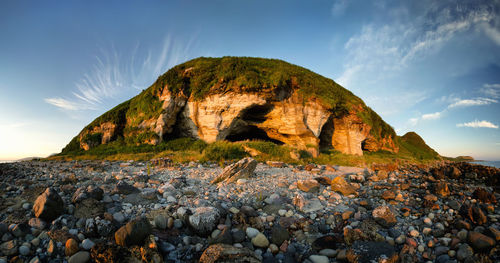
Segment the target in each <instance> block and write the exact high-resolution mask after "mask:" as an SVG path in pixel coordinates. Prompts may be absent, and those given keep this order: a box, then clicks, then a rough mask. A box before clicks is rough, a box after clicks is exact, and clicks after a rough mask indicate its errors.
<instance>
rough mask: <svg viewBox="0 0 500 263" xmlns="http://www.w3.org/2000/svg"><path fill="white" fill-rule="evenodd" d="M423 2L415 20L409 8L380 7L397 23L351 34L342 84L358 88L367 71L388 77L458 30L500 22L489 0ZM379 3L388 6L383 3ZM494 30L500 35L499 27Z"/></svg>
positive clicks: (340, 80)
mask: <svg viewBox="0 0 500 263" xmlns="http://www.w3.org/2000/svg"><path fill="white" fill-rule="evenodd" d="M423 5H424V6H425V8H423V10H424V11H423V12H422V13H421V14H420V15H418V16H417V17H415V18H413V19H407V17H408V13H409V10H407V9H404V8H401V9H397V8H396V9H395V8H392V10H397V11H394V12H393V13H392V14H391V12H388V10H381V13H387V14H388V15H392V16H393V17H392V19H391V21H394V22H393V23H391V24H382V25H381V24H376V23H371V24H367V25H364V26H363V27H362V29H361V32H360V33H359V34H357V35H354V36H352V37H351V38H350V39H349V40H348V41H347V42H346V43H345V45H344V48H345V50H346V52H347V56H346V59H345V61H346V62H345V63H344V71H343V73H342V74H341V76H340V78H338V80H339V83H340V84H342V85H344V86H346V87H348V88H351V89H352V88H354V89H356V87H352V86H351V85H354V81H353V80H355V79H359V76H363V77H362V78H363V79H365V78H366V76H367V75H368V73H377V74H372V75H373V76H375V77H377V78H382V77H383V76H388V75H390V74H391V73H394V72H398V71H400V70H401V69H404V68H406V67H407V66H408V65H409V64H410V63H411V62H413V61H416V60H421V59H423V58H425V57H427V56H429V55H431V54H433V52H435V51H437V50H439V49H440V48H441V47H442V46H443V45H444V44H445V43H447V42H449V41H450V40H451V39H452V38H454V37H455V36H456V35H457V34H458V33H461V32H465V31H467V30H470V29H474V30H478V31H486V29H485V28H486V27H485V26H484V25H489V24H495V23H497V22H498V21H497V20H499V21H500V19H497V16H496V15H495V8H492V6H491V5H492V4H491V3H489V2H487V1H483V2H478V3H477V4H476V5H474V6H472V7H471V6H467V5H466V4H463V5H462V4H456V3H455V2H453V3H451V2H450V4H448V5H446V4H442V5H439V4H436V3H428V5H426V4H425V3H423ZM378 6H381V8H385V7H384V5H378ZM489 28H491V27H489ZM491 30H494V31H495V32H496V34H499V35H500V33H499V32H498V30H497V29H496V28H492V29H491ZM375 81H376V80H375Z"/></svg>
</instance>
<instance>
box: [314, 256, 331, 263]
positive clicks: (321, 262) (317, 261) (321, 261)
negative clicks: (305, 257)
mask: <svg viewBox="0 0 500 263" xmlns="http://www.w3.org/2000/svg"><path fill="white" fill-rule="evenodd" d="M309 260H310V261H311V262H313V263H328V262H330V261H329V260H328V257H327V256H321V255H311V256H310V257H309Z"/></svg>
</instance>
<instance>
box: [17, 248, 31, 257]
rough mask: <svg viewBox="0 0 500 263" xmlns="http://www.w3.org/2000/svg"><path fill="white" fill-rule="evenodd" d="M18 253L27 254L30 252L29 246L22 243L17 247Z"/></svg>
mask: <svg viewBox="0 0 500 263" xmlns="http://www.w3.org/2000/svg"><path fill="white" fill-rule="evenodd" d="M19 254H21V255H23V256H27V255H29V254H30V248H29V247H27V246H25V245H22V246H20V247H19Z"/></svg>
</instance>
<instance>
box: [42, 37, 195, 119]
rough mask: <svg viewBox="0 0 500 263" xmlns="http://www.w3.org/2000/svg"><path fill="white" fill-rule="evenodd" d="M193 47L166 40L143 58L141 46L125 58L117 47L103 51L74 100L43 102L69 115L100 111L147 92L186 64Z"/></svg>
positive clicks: (78, 83) (64, 98)
mask: <svg viewBox="0 0 500 263" xmlns="http://www.w3.org/2000/svg"><path fill="white" fill-rule="evenodd" d="M193 39H194V38H193ZM192 44H193V40H191V41H189V42H188V43H181V42H179V41H177V40H176V39H174V38H172V37H171V36H167V37H165V39H164V41H163V45H161V47H160V49H159V50H151V49H150V50H149V51H148V52H146V53H144V52H143V53H141V54H143V55H142V56H141V55H140V52H139V50H140V48H139V45H136V46H135V48H134V49H133V50H132V52H130V53H128V54H125V55H123V54H121V53H118V52H117V51H116V49H115V48H114V47H111V48H110V50H105V49H101V54H100V55H99V56H96V58H95V59H96V63H95V65H94V66H93V67H92V68H91V69H90V71H89V72H87V73H85V74H83V77H82V78H81V79H80V80H78V81H77V82H76V83H75V88H74V90H73V91H72V92H71V96H67V97H51V98H45V99H44V100H45V102H47V103H49V104H51V105H54V106H56V107H58V108H60V109H62V110H66V111H81V110H88V109H97V108H98V107H99V106H100V105H101V104H103V103H104V102H105V101H107V100H109V99H114V98H116V97H117V96H119V95H120V94H123V93H124V92H127V91H128V92H130V93H132V92H133V91H134V90H141V89H144V88H147V87H148V86H149V85H151V84H152V83H153V82H154V81H155V80H156V78H157V77H158V76H159V75H161V74H162V73H164V72H165V71H166V70H168V69H169V68H171V67H172V66H174V65H176V64H178V63H180V62H182V61H183V60H186V59H187V58H188V53H189V50H190V48H191V46H192ZM144 54H145V55H144Z"/></svg>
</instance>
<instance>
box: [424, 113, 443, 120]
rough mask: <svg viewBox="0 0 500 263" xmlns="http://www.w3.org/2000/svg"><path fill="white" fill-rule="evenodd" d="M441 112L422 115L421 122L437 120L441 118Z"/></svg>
mask: <svg viewBox="0 0 500 263" xmlns="http://www.w3.org/2000/svg"><path fill="white" fill-rule="evenodd" d="M441 114H442V112H434V113H428V114H423V115H422V120H437V119H439V118H441Z"/></svg>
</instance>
